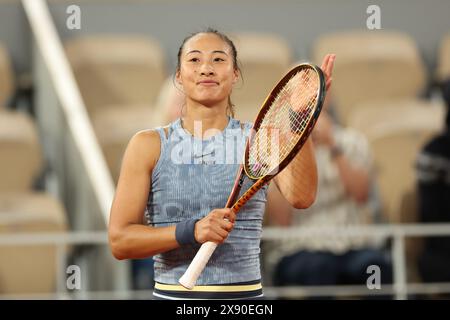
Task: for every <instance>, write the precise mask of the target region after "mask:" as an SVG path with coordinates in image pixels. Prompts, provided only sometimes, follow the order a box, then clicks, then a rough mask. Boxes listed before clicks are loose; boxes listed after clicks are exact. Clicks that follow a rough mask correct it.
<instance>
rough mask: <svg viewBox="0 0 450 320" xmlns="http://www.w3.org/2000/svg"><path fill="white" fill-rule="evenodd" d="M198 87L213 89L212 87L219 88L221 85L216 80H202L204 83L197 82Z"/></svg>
mask: <svg viewBox="0 0 450 320" xmlns="http://www.w3.org/2000/svg"><path fill="white" fill-rule="evenodd" d="M197 85H201V86H207V87H212V86H218V85H219V83H218V82H217V81H214V80H202V81H199V82H197Z"/></svg>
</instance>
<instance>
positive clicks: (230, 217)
mask: <svg viewBox="0 0 450 320" xmlns="http://www.w3.org/2000/svg"><path fill="white" fill-rule="evenodd" d="M225 217H226V218H227V219H228V220H229V221H230V222H233V223H234V222H235V221H236V212H234V210H232V209H230V211H228V212H227V213H226V214H225Z"/></svg>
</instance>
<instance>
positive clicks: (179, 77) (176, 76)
mask: <svg viewBox="0 0 450 320" xmlns="http://www.w3.org/2000/svg"><path fill="white" fill-rule="evenodd" d="M175 80H176V81H177V83H178V84H180V85H183V81H181V73H180V70H177V72H175Z"/></svg>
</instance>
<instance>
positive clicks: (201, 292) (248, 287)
mask: <svg viewBox="0 0 450 320" xmlns="http://www.w3.org/2000/svg"><path fill="white" fill-rule="evenodd" d="M153 295H154V296H156V297H159V298H163V299H164V298H165V299H245V298H258V297H262V296H263V294H262V285H261V280H255V281H249V282H242V283H232V284H216V285H201V286H195V287H194V288H193V289H192V290H188V289H186V288H185V287H183V286H181V285H176V284H165V283H159V282H156V283H155V287H154V290H153Z"/></svg>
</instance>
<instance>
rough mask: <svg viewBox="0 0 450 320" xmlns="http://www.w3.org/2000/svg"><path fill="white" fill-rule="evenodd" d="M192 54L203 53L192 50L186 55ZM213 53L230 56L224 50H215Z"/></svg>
mask: <svg viewBox="0 0 450 320" xmlns="http://www.w3.org/2000/svg"><path fill="white" fill-rule="evenodd" d="M190 53H202V52H201V51H200V50H192V51H189V52H188V53H186V54H190ZM212 53H223V54H224V55H228V54H227V53H226V52H225V51H222V50H214V51H213V52H212Z"/></svg>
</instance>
